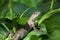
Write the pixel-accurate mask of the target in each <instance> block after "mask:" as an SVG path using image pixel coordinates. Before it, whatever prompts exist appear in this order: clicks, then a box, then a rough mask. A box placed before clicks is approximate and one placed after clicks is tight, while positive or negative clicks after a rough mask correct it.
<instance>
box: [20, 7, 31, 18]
mask: <svg viewBox="0 0 60 40" xmlns="http://www.w3.org/2000/svg"><path fill="white" fill-rule="evenodd" d="M29 9H30V8H27V9H26V10H25V11H24V12H23V13H22V14H21V15H20V17H19V18H22V16H23V15H24V13H26V12H27V11H28V10H29Z"/></svg>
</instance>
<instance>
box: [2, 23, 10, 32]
mask: <svg viewBox="0 0 60 40" xmlns="http://www.w3.org/2000/svg"><path fill="white" fill-rule="evenodd" d="M1 24H2V25H3V26H4V28H5V29H6V30H7V31H8V32H9V31H10V30H9V29H8V27H7V26H6V25H5V24H4V23H1Z"/></svg>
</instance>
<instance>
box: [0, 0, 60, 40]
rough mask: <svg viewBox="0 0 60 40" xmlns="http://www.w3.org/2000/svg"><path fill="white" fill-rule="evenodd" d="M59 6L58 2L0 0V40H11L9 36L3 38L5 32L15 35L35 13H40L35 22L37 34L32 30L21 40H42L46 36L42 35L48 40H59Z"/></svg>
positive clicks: (48, 0)
mask: <svg viewBox="0 0 60 40" xmlns="http://www.w3.org/2000/svg"><path fill="white" fill-rule="evenodd" d="M59 4H60V1H59V0H46V1H45V0H0V40H12V35H10V34H9V35H8V37H7V38H4V37H5V34H6V32H7V31H9V30H12V31H13V32H14V33H16V32H17V31H18V29H20V28H21V27H22V26H24V27H25V25H26V24H27V22H28V20H29V18H30V16H31V15H32V13H34V12H35V11H39V12H41V13H40V15H39V16H38V17H37V18H36V20H35V22H36V21H37V22H36V24H35V26H36V27H37V28H39V32H36V31H35V30H33V29H32V30H31V31H29V32H28V34H27V35H26V36H25V37H24V38H23V40H43V39H44V38H45V37H46V36H45V37H43V36H42V35H47V36H48V38H47V37H46V38H47V39H48V40H60V5H59ZM20 25H21V26H20ZM22 28H23V27H22ZM45 40H46V39H45Z"/></svg>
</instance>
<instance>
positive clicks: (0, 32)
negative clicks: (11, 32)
mask: <svg viewBox="0 0 60 40" xmlns="http://www.w3.org/2000/svg"><path fill="white" fill-rule="evenodd" d="M6 32H7V30H6V29H5V28H4V27H3V26H2V25H0V40H3V39H4V37H5V36H4V35H5V33H6Z"/></svg>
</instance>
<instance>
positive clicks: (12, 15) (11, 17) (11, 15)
mask: <svg viewBox="0 0 60 40" xmlns="http://www.w3.org/2000/svg"><path fill="white" fill-rule="evenodd" d="M5 18H8V19H10V20H12V19H14V18H16V15H15V14H14V13H12V14H11V13H10V12H7V14H6V17H5Z"/></svg>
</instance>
